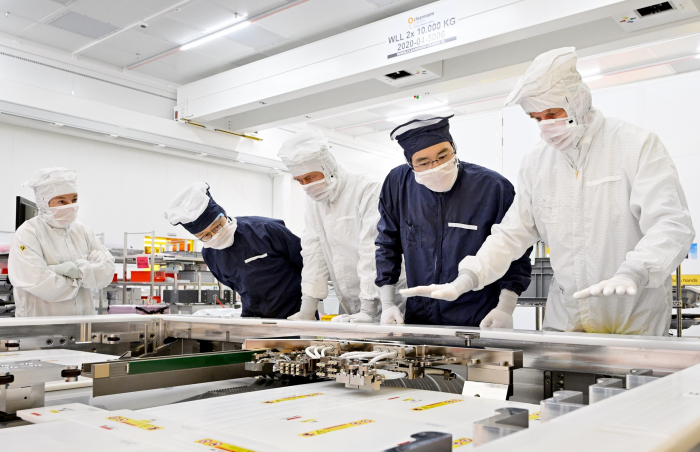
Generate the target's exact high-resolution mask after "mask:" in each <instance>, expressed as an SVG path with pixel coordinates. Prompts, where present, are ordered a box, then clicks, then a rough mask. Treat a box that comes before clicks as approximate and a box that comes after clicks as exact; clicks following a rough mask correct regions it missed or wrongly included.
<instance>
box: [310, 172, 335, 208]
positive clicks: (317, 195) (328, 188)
mask: <svg viewBox="0 0 700 452" xmlns="http://www.w3.org/2000/svg"><path fill="white" fill-rule="evenodd" d="M335 183H336V182H335V179H331V182H328V180H327V179H326V178H325V177H324V178H323V179H321V180H317V181H316V182H311V183H310V184H306V185H302V186H301V188H303V189H304V191H305V192H306V194H307V195H309V197H310V198H311V199H313V200H314V201H316V202H323V201H326V200H327V199H328V198H330V196H331V193H333V187H335Z"/></svg>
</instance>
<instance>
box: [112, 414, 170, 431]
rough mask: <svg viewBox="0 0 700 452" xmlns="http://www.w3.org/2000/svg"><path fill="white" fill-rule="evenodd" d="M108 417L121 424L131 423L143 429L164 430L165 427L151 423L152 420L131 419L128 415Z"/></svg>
mask: <svg viewBox="0 0 700 452" xmlns="http://www.w3.org/2000/svg"><path fill="white" fill-rule="evenodd" d="M107 419H109V420H110V421H114V422H119V423H120V424H126V425H130V426H132V427H138V428H140V429H143V430H149V431H153V430H163V429H164V427H158V426H157V425H153V424H151V421H137V420H135V419H129V418H128V417H122V416H110V417H108V418H107Z"/></svg>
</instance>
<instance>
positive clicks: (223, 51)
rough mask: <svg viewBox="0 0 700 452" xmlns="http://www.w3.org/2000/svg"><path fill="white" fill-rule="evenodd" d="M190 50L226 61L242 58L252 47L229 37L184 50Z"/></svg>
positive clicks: (251, 50) (250, 51)
mask: <svg viewBox="0 0 700 452" xmlns="http://www.w3.org/2000/svg"><path fill="white" fill-rule="evenodd" d="M191 51H194V52H199V53H202V54H204V55H207V56H209V57H211V58H214V59H216V60H218V61H223V62H226V61H233V60H235V59H238V58H242V57H244V56H245V55H248V54H250V53H252V52H253V49H251V48H250V47H247V46H244V45H243V44H239V43H237V42H234V41H231V40H230V39H215V40H213V41H209V42H207V43H205V44H202V45H199V46H197V47H196V48H194V49H192V50H186V51H185V52H191ZM180 53H184V52H180Z"/></svg>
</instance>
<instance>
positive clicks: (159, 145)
mask: <svg viewBox="0 0 700 452" xmlns="http://www.w3.org/2000/svg"><path fill="white" fill-rule="evenodd" d="M156 146H158V147H159V148H164V147H165V145H164V144H160V143H158V144H156Z"/></svg>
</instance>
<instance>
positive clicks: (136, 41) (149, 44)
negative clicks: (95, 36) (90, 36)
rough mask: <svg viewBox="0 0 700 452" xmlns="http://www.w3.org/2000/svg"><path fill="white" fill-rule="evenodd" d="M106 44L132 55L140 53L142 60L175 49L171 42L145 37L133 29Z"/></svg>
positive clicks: (110, 39) (112, 38)
mask: <svg viewBox="0 0 700 452" xmlns="http://www.w3.org/2000/svg"><path fill="white" fill-rule="evenodd" d="M106 43H107V45H109V46H111V47H116V48H117V49H122V50H126V51H127V52H131V53H139V54H141V59H145V58H150V57H152V56H155V55H158V54H159V53H162V52H165V51H166V50H170V49H172V48H173V47H175V46H174V45H173V43H171V42H168V41H164V40H162V39H159V38H156V37H153V36H149V35H144V34H143V33H139V32H138V31H136V30H133V29H132V30H126V31H125V32H123V33H119V34H118V35H116V36H114V37H111V38H109V39H108V40H107V41H106ZM98 46H100V44H98Z"/></svg>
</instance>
